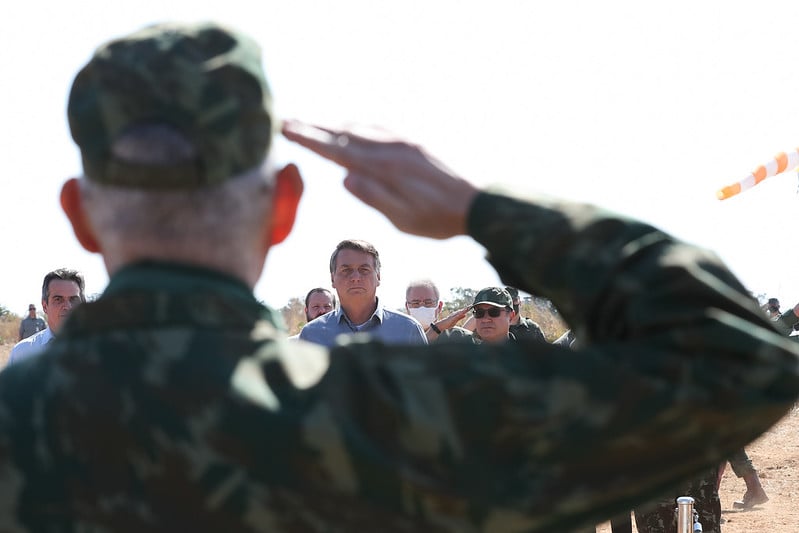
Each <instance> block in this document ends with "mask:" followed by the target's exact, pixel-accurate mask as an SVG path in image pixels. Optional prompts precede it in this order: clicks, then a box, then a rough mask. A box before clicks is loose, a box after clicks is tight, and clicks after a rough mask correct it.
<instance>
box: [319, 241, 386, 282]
mask: <svg viewBox="0 0 799 533" xmlns="http://www.w3.org/2000/svg"><path fill="white" fill-rule="evenodd" d="M341 250H355V251H356V252H364V253H367V254H369V255H371V256H372V257H374V259H375V271H376V272H377V273H378V274H380V254H378V253H377V248H375V247H374V245H373V244H371V243H369V242H366V241H360V240H357V239H347V240H344V241H341V242H340V243H338V245H337V246H336V249H335V250H334V251H333V255H331V256H330V273H331V274H333V273H334V272H335V271H336V258H337V257H338V253H339V252H340V251H341Z"/></svg>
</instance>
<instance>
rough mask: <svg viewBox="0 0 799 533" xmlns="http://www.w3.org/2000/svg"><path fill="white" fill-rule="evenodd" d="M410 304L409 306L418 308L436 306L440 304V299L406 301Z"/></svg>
mask: <svg viewBox="0 0 799 533" xmlns="http://www.w3.org/2000/svg"><path fill="white" fill-rule="evenodd" d="M405 303H407V304H408V307H410V308H411V309H416V308H418V307H422V306H424V307H435V306H436V305H438V300H432V299H430V298H427V299H426V300H411V301H410V302H405Z"/></svg>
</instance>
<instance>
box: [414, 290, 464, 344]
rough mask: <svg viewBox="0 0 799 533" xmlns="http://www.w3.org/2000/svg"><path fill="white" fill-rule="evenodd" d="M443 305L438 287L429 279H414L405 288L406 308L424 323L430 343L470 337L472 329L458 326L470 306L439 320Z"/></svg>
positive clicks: (425, 332)
mask: <svg viewBox="0 0 799 533" xmlns="http://www.w3.org/2000/svg"><path fill="white" fill-rule="evenodd" d="M443 307H444V302H442V301H441V297H440V293H439V292H438V287H436V284H435V283H433V282H432V281H430V280H428V279H421V280H415V281H412V282H410V283H409V284H408V288H407V289H405V310H406V311H407V312H408V314H409V315H411V316H412V317H413V318H415V319H416V320H418V321H419V323H420V324H421V325H422V327H423V328H424V334H425V336H426V337H427V342H428V343H430V342H437V341H439V340H441V339H447V340H455V339H468V338H470V337H471V336H472V332H471V331H469V330H468V329H464V328H462V327H459V326H457V324H458V322H460V321H461V320H462V319H463V318H464V317H466V313H468V311H469V308H468V307H464V308H463V309H459V310H457V311H455V312H454V313H452V314H450V315H448V316H447V317H445V318H442V319H441V320H439V318H438V317H439V315H440V314H441V309H442V308H443Z"/></svg>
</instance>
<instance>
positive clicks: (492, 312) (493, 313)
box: [472, 307, 505, 318]
mask: <svg viewBox="0 0 799 533" xmlns="http://www.w3.org/2000/svg"><path fill="white" fill-rule="evenodd" d="M504 310H505V308H504V307H492V308H491V309H473V310H472V312H473V313H474V318H483V317H484V316H486V313H488V316H490V317H491V318H497V317H498V316H499V315H501V314H502V312H503V311H504Z"/></svg>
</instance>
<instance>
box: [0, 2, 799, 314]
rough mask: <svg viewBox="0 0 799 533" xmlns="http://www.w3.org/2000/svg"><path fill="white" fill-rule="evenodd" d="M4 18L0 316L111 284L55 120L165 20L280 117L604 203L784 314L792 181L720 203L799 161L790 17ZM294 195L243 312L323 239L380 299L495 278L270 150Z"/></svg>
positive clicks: (320, 258) (473, 172)
mask: <svg viewBox="0 0 799 533" xmlns="http://www.w3.org/2000/svg"><path fill="white" fill-rule="evenodd" d="M650 4H651V3H645V2H635V1H607V2H594V1H560V2H534V1H503V0H493V1H492V2H465V1H464V2H455V1H436V0H427V1H407V0H403V1H401V2H400V1H396V2H379V1H362V2H353V1H346V0H339V1H337V2H323V1H318V2H311V1H302V0H300V1H296V0H293V1H290V2H288V1H281V2H271V1H261V2H239V1H233V0H227V1H225V2H218V1H215V2H204V1H191V2H189V1H183V0H173V1H170V2H163V1H159V2H154V1H139V2H133V3H124V2H108V1H102V2H101V1H87V2H70V3H62V2H58V3H56V2H53V3H52V4H49V3H48V4H45V3H36V2H13V3H11V4H10V5H7V6H5V7H4V10H3V11H4V13H3V17H2V19H0V59H2V67H3V70H4V74H3V83H2V84H0V117H2V122H0V147H2V152H0V153H2V164H3V168H4V174H3V178H2V180H0V214H2V216H3V219H4V225H3V227H4V234H5V237H4V239H3V242H2V250H3V251H2V255H3V261H2V264H3V266H2V274H3V275H2V276H0V304H2V305H4V306H6V307H8V308H10V309H11V310H12V311H14V312H15V313H17V314H20V315H23V314H25V312H26V309H27V305H28V304H29V303H31V302H34V303H36V304H37V307H39V306H40V285H41V280H42V277H43V276H44V274H45V273H46V272H47V271H49V270H52V269H53V268H57V267H59V266H67V267H72V268H77V269H79V270H81V271H83V272H84V274H85V276H86V281H87V292H88V293H98V292H101V291H102V290H103V288H104V287H105V285H106V283H107V281H108V278H107V275H106V273H105V270H104V267H103V265H102V261H101V260H100V258H99V257H98V256H95V255H92V254H89V253H87V252H85V251H83V250H82V249H81V248H80V246H79V244H78V243H77V241H76V240H75V238H74V236H73V235H72V232H71V229H70V228H69V227H68V224H67V220H66V218H65V217H64V215H63V214H62V212H61V209H60V206H59V202H58V192H59V188H60V186H61V183H62V182H63V181H64V179H65V178H67V177H69V176H72V175H77V174H79V173H80V172H81V169H80V161H79V156H78V152H77V149H76V148H75V145H74V144H73V142H72V140H71V138H70V136H69V131H68V127H67V123H66V99H67V95H68V91H69V87H70V84H71V82H72V78H73V77H74V75H75V73H76V72H77V71H78V70H79V69H80V68H81V67H82V66H83V65H84V64H85V62H86V61H87V60H88V59H89V57H90V55H91V53H92V51H93V50H94V49H95V48H96V47H97V45H99V44H101V43H102V42H103V41H105V40H107V39H109V38H112V37H117V36H119V35H122V34H125V33H129V32H131V31H133V30H136V29H139V28H140V27H142V26H144V25H146V24H150V23H154V22H159V21H165V20H182V21H197V20H207V19H213V20H217V21H220V22H223V23H226V24H229V25H232V26H235V27H237V28H239V29H242V30H244V31H246V32H248V33H250V34H252V35H253V36H254V37H255V38H256V39H257V40H258V41H259V42H260V43H261V45H262V47H263V52H264V64H265V68H266V72H267V77H268V78H269V81H270V83H271V85H272V88H273V92H274V97H275V104H276V110H277V113H278V114H279V115H280V116H281V117H293V118H300V119H304V120H308V121H312V122H320V123H323V124H330V125H341V124H346V123H351V122H354V123H364V124H370V125H379V126H382V127H385V128H387V129H390V130H394V131H396V132H398V133H400V134H402V135H403V136H405V137H407V138H410V139H412V140H414V141H416V142H419V143H420V144H423V145H424V146H426V147H427V148H428V150H429V151H430V152H431V153H433V154H435V155H436V156H438V157H439V159H441V160H442V161H444V162H445V163H446V164H448V165H449V166H450V167H452V168H454V169H456V170H457V171H459V172H460V173H461V174H462V175H463V176H464V177H466V178H467V179H469V180H471V181H473V182H475V183H478V184H480V185H488V184H494V183H499V184H504V185H505V186H506V187H508V188H511V189H515V190H524V191H542V192H544V193H547V194H551V195H556V196H564V197H567V198H575V199H579V200H583V201H588V202H591V203H597V204H600V205H603V206H606V207H608V208H611V209H614V210H616V211H620V212H622V213H626V214H629V215H631V216H635V217H639V218H643V219H645V220H647V221H649V222H652V223H654V224H655V225H657V226H659V227H661V228H663V229H664V230H666V231H668V232H670V233H672V234H675V235H677V236H679V237H680V238H683V239H685V240H688V241H691V242H695V243H698V244H701V245H702V246H705V247H708V248H711V249H713V250H715V251H716V252H717V253H718V254H719V255H720V256H721V257H722V258H723V259H724V260H725V261H726V262H727V264H728V265H729V266H730V268H731V269H732V270H733V271H734V272H735V273H736V274H737V275H738V276H739V277H740V278H741V280H742V281H743V282H744V283H745V284H746V285H747V287H748V288H749V289H750V290H751V291H752V292H754V293H767V295H768V296H777V297H778V298H780V300H781V302H782V304H783V308H786V307H788V306H790V305H793V304H794V303H796V302H797V301H799V280H797V279H796V276H795V274H794V273H795V272H796V270H797V266H799V258H797V255H798V254H797V252H796V251H795V244H794V240H795V239H794V233H795V231H797V229H799V196H798V195H797V177H796V173H795V172H789V173H786V174H784V175H781V176H777V177H774V178H770V179H769V180H767V181H766V182H764V183H763V184H761V185H758V186H757V187H755V188H754V189H752V190H750V191H748V192H745V193H743V194H741V195H739V196H738V197H735V198H733V199H731V200H727V201H725V202H719V201H718V200H716V198H715V191H716V189H718V188H719V187H721V186H723V185H727V184H729V183H731V182H734V181H737V180H739V179H742V178H743V177H745V176H746V175H747V174H748V173H749V172H750V171H751V170H753V169H754V168H755V167H756V166H758V165H760V164H763V163H766V162H767V161H768V160H770V159H771V158H772V157H773V156H774V155H775V154H776V153H777V152H781V151H787V150H791V149H794V148H795V147H796V146H797V145H799V120H797V119H799V69H797V67H796V65H797V59H796V58H797V51H799V50H798V49H799V40H798V39H797V32H799V29H797V26H796V21H797V20H799V2H791V1H781V2H769V1H760V2H757V3H750V2H735V1H733V2H729V1H727V2H721V1H710V2H696V1H693V0H692V1H685V0H678V1H672V2H659V3H657V4H656V5H650ZM275 156H276V158H277V159H278V160H279V161H282V162H288V161H295V162H297V163H298V165H299V166H300V168H301V170H302V171H303V173H304V176H305V183H306V194H305V196H304V198H303V201H302V203H301V206H300V212H299V216H298V221H297V225H296V227H295V230H294V232H293V234H292V236H291V237H290V238H289V239H288V240H287V241H286V242H285V243H283V244H281V245H279V246H278V247H276V248H274V249H273V250H272V252H271V253H270V255H269V258H268V259H267V267H266V270H265V272H264V275H263V276H262V278H261V280H260V282H259V283H258V285H257V286H256V291H255V292H256V296H257V297H258V298H259V299H262V300H264V301H265V302H266V303H268V304H269V305H271V306H274V307H281V306H283V305H284V304H285V303H286V302H287V301H288V299H289V298H291V297H304V295H305V293H306V292H307V290H308V289H310V288H312V287H315V286H324V287H329V286H330V279H329V274H328V271H327V262H328V258H329V256H330V253H331V251H332V250H333V248H334V247H335V245H336V243H338V242H339V241H340V240H342V239H345V238H361V239H366V240H368V241H371V242H372V243H374V244H375V245H376V246H377V248H378V250H379V251H380V254H381V258H382V261H383V272H382V285H381V287H380V288H379V289H378V295H379V296H381V298H383V300H384V301H385V302H386V303H387V305H389V306H391V307H400V306H402V305H403V302H404V290H405V286H406V285H407V283H408V281H410V280H411V279H414V278H417V277H429V278H431V279H433V280H434V281H436V282H437V283H438V284H439V286H440V287H441V288H442V291H443V293H444V295H445V296H446V295H447V293H448V289H449V288H450V287H471V288H475V289H479V288H481V287H483V286H486V285H493V284H498V283H499V280H498V278H497V276H496V274H495V273H494V272H493V270H492V269H491V267H490V266H488V264H487V263H486V261H485V260H484V251H483V249H482V248H481V247H480V246H479V245H476V244H474V243H473V242H472V241H471V240H470V239H468V238H466V237H461V238H457V239H451V240H447V241H433V240H430V239H421V238H417V237H410V236H407V235H403V234H401V233H399V232H398V231H397V230H395V229H394V228H393V226H391V225H390V224H389V223H388V222H387V221H386V220H385V219H384V218H383V217H382V216H381V215H379V214H377V213H376V212H375V211H373V210H371V209H370V208H367V207H365V206H362V205H360V204H359V203H358V202H357V201H356V200H354V199H353V198H351V197H350V196H349V195H348V193H347V192H346V191H345V190H344V189H343V187H342V186H341V178H342V177H343V173H342V171H341V170H339V169H338V168H337V167H335V166H333V165H330V164H328V163H325V162H323V161H322V160H320V159H319V158H317V157H316V156H314V155H312V154H310V153H308V152H306V151H303V150H302V149H300V148H297V147H293V146H289V145H288V144H287V143H286V142H284V141H282V140H279V141H278V142H277V143H276V152H275Z"/></svg>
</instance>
